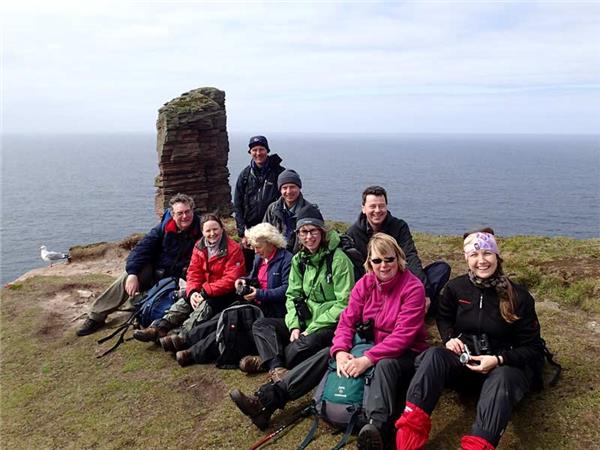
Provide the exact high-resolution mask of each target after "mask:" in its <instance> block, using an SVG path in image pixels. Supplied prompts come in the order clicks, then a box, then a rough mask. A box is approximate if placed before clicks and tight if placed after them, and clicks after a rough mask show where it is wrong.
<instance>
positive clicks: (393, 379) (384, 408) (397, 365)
mask: <svg viewBox="0 0 600 450" xmlns="http://www.w3.org/2000/svg"><path fill="white" fill-rule="evenodd" d="M415 357H416V354H415V353H413V352H407V353H406V354H405V355H403V356H401V357H400V358H397V359H382V360H380V361H379V362H378V363H377V364H375V369H374V372H373V378H372V380H371V384H370V386H369V390H368V396H367V398H366V402H365V415H366V417H367V420H369V421H370V422H371V423H373V424H374V425H375V426H377V427H378V428H379V429H380V430H381V429H383V428H384V427H385V426H386V425H389V424H391V423H392V422H393V421H394V419H395V418H396V417H397V416H399V415H400V412H401V410H402V407H403V406H404V396H405V394H406V389H407V388H408V384H409V382H410V379H411V378H412V376H413V374H414V360H415ZM329 358H330V357H329V347H327V348H324V349H321V350H319V352H317V353H316V354H314V355H313V356H311V357H310V358H308V359H307V360H305V361H303V362H301V363H300V364H298V365H297V366H296V367H294V368H293V369H292V370H290V371H289V372H288V373H287V374H286V375H285V377H284V378H283V380H281V381H279V382H277V383H275V384H273V383H270V384H266V385H263V386H262V387H261V388H260V389H259V391H258V393H257V394H258V396H259V398H260V399H261V401H262V403H263V405H265V406H266V407H267V408H271V409H276V408H283V407H284V406H285V404H286V403H287V402H288V401H291V400H296V399H298V398H300V397H302V396H303V395H305V394H306V393H308V392H309V391H310V390H312V389H314V388H315V387H316V386H317V385H318V384H319V382H320V381H321V379H322V378H323V376H324V375H325V373H326V372H327V366H328V362H329Z"/></svg>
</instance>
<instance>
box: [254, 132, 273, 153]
mask: <svg viewBox="0 0 600 450" xmlns="http://www.w3.org/2000/svg"><path fill="white" fill-rule="evenodd" d="M258 145H260V146H261V147H264V148H266V149H267V153H269V152H270V151H271V149H270V148H269V141H267V138H266V137H264V136H252V137H251V138H250V142H248V153H250V149H252V147H256V146H258Z"/></svg>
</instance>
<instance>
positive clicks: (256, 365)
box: [240, 355, 266, 373]
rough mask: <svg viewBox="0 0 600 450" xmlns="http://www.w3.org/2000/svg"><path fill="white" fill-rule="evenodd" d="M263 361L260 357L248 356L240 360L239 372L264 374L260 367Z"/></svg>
mask: <svg viewBox="0 0 600 450" xmlns="http://www.w3.org/2000/svg"><path fill="white" fill-rule="evenodd" d="M262 363H263V360H262V358H261V357H260V356H256V355H248V356H244V357H243V358H242V359H240V370H241V371H242V372H246V373H259V372H265V371H266V369H264V368H263V367H262Z"/></svg>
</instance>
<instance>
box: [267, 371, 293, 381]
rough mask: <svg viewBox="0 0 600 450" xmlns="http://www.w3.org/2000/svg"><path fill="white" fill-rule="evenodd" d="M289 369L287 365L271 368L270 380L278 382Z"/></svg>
mask: <svg viewBox="0 0 600 450" xmlns="http://www.w3.org/2000/svg"><path fill="white" fill-rule="evenodd" d="M288 372H289V371H288V370H287V369H286V368H285V367H275V368H274V369H271V370H269V381H271V382H272V383H277V382H278V381H281V380H283V377H285V374H286V373H288Z"/></svg>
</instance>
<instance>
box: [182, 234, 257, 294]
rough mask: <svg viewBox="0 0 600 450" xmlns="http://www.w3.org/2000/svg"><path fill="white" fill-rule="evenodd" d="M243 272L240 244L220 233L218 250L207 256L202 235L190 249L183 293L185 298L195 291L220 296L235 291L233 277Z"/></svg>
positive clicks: (244, 271)
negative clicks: (214, 253)
mask: <svg viewBox="0 0 600 450" xmlns="http://www.w3.org/2000/svg"><path fill="white" fill-rule="evenodd" d="M245 273H246V269H245V267H244V254H243V253H242V248H241V247H240V244H238V243H237V242H235V241H234V240H233V239H230V238H229V237H228V236H227V235H226V234H225V233H224V232H223V237H222V239H221V242H220V244H219V251H218V252H217V254H216V255H214V256H212V257H211V258H210V259H209V258H208V249H207V248H206V244H205V241H204V238H202V239H200V240H199V241H198V243H197V244H196V245H195V246H194V251H193V252H192V260H191V261H190V267H189V268H188V271H187V280H186V281H187V283H186V286H185V293H186V295H187V298H190V296H191V295H192V294H193V293H194V292H200V293H201V294H202V296H203V297H205V296H208V297H221V296H223V295H226V294H230V293H232V292H234V291H235V280H237V279H238V278H240V277H242V276H244V274H245Z"/></svg>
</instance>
